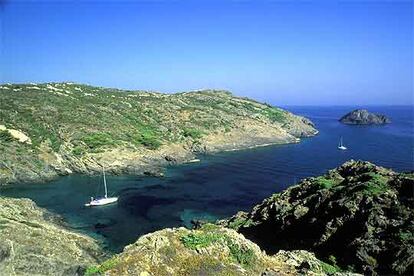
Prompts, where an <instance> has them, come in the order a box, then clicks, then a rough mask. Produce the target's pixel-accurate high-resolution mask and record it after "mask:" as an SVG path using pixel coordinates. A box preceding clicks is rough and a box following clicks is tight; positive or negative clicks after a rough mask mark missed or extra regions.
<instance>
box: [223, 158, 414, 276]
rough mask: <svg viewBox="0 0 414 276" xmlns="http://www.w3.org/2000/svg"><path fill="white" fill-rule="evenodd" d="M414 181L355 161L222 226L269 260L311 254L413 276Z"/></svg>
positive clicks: (349, 266)
mask: <svg viewBox="0 0 414 276" xmlns="http://www.w3.org/2000/svg"><path fill="white" fill-rule="evenodd" d="M413 195H414V174H413V173H396V172H394V171H392V170H389V169H385V168H382V167H378V166H375V165H374V164H371V163H369V162H361V161H349V162H346V163H344V164H343V165H342V166H340V167H338V168H337V169H334V170H331V171H329V172H328V173H327V174H325V175H323V176H319V177H312V178H308V179H304V180H303V181H301V182H300V183H299V184H298V185H295V186H292V187H290V188H288V189H287V190H285V191H284V192H281V193H278V194H274V195H273V196H271V197H269V198H267V199H265V200H264V201H263V202H262V203H261V204H259V205H257V206H255V207H254V208H253V209H252V210H251V211H250V212H248V213H246V212H239V213H238V214H237V215H235V216H233V217H232V218H230V219H228V220H225V221H221V225H224V226H227V227H230V228H233V229H235V230H237V231H238V232H239V233H242V234H243V235H244V236H245V237H247V238H248V239H250V240H252V241H254V242H256V243H257V244H258V245H259V246H260V247H261V248H262V249H264V250H266V252H267V253H268V254H274V253H277V252H278V251H279V250H292V249H303V250H309V251H311V252H314V253H315V254H316V256H317V257H319V258H321V259H323V260H325V261H327V262H329V263H331V264H332V265H338V266H339V267H341V268H344V269H347V270H350V271H356V272H360V273H364V274H380V275H396V274H407V275H413V264H414V234H413V233H414V208H413V204H414V198H413Z"/></svg>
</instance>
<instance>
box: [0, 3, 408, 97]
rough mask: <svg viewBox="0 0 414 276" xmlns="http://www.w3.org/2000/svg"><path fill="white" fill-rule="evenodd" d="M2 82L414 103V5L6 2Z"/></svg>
mask: <svg viewBox="0 0 414 276" xmlns="http://www.w3.org/2000/svg"><path fill="white" fill-rule="evenodd" d="M0 5H1V10H0V18H1V22H0V23H1V39H2V41H1V61H0V73H1V74H0V82H13V83H15V82H48V81H75V82H80V83H89V84H93V85H99V86H109V87H117V88H126V89H147V90H157V91H162V92H176V91H184V90H192V89H201V88H222V89H228V90H231V91H233V92H234V93H235V94H237V95H242V96H249V97H253V98H256V99H259V100H264V101H267V102H271V103H273V104H279V105H319V104H321V105H366V104H412V103H413V2H412V1H371V0H367V1H360V2H355V1H342V2H339V1H338V2H335V1H308V2H299V1H124V2H119V1H118V2H109V1H88V2H85V1H83V2H82V1H65V2H63V1H37V2H35V1H17V0H14V1H13V0H11V1H10V0H9V1H4V0H3V1H2V0H0Z"/></svg>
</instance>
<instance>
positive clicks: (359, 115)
mask: <svg viewBox="0 0 414 276" xmlns="http://www.w3.org/2000/svg"><path fill="white" fill-rule="evenodd" d="M339 121H340V122H341V123H344V124H349V125H383V124H389V123H391V120H390V119H389V118H388V117H387V116H385V115H382V114H374V113H371V112H368V110H366V109H355V110H354V111H351V112H349V113H348V114H346V115H344V116H343V117H342V118H341V119H339Z"/></svg>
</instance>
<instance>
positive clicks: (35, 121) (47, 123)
mask: <svg viewBox="0 0 414 276" xmlns="http://www.w3.org/2000/svg"><path fill="white" fill-rule="evenodd" d="M316 133H317V130H316V129H315V127H314V125H313V124H312V122H311V121H309V120H308V119H306V118H303V117H300V116H296V115H293V114H292V113H290V112H287V111H285V110H282V109H280V108H276V107H272V106H270V105H267V104H262V103H259V102H256V101H253V100H250V99H246V98H241V97H236V96H233V95H232V94H231V93H229V92H227V91H216V90H203V91H193V92H185V93H176V94H161V93H155V92H148V91H129V90H119V89H111V88H102V87H94V86H89V85H81V84H74V83H45V84H6V85H1V86H0V152H1V153H2V160H0V184H5V183H12V182H17V181H19V182H29V181H40V180H47V179H51V178H53V177H56V176H57V175H65V174H70V173H73V172H77V173H94V172H98V171H100V170H101V167H102V166H105V167H106V169H107V171H108V172H110V173H114V174H118V173H133V174H143V173H152V174H157V175H161V174H162V168H163V167H164V166H166V165H169V164H176V163H183V162H188V161H190V160H192V159H194V158H195V155H196V154H199V153H209V152H215V151H224V150H234V149H243V148H248V147H254V146H260V145H266V144H280V143H296V142H299V140H300V138H301V137H308V136H312V135H315V134H316ZM17 134H19V137H17V136H16V135H17ZM16 137H17V138H16ZM23 140H24V141H23Z"/></svg>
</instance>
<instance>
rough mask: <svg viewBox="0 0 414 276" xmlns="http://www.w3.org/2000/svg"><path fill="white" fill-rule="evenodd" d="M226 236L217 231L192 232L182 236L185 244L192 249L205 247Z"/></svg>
mask: <svg viewBox="0 0 414 276" xmlns="http://www.w3.org/2000/svg"><path fill="white" fill-rule="evenodd" d="M223 238H224V236H223V235H220V234H217V233H203V232H202V233H191V234H188V235H185V236H182V237H181V238H180V240H181V242H182V243H183V245H184V246H185V247H187V248H190V249H197V248H203V247H207V246H209V245H211V244H212V243H214V242H217V241H219V240H220V239H223Z"/></svg>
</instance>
